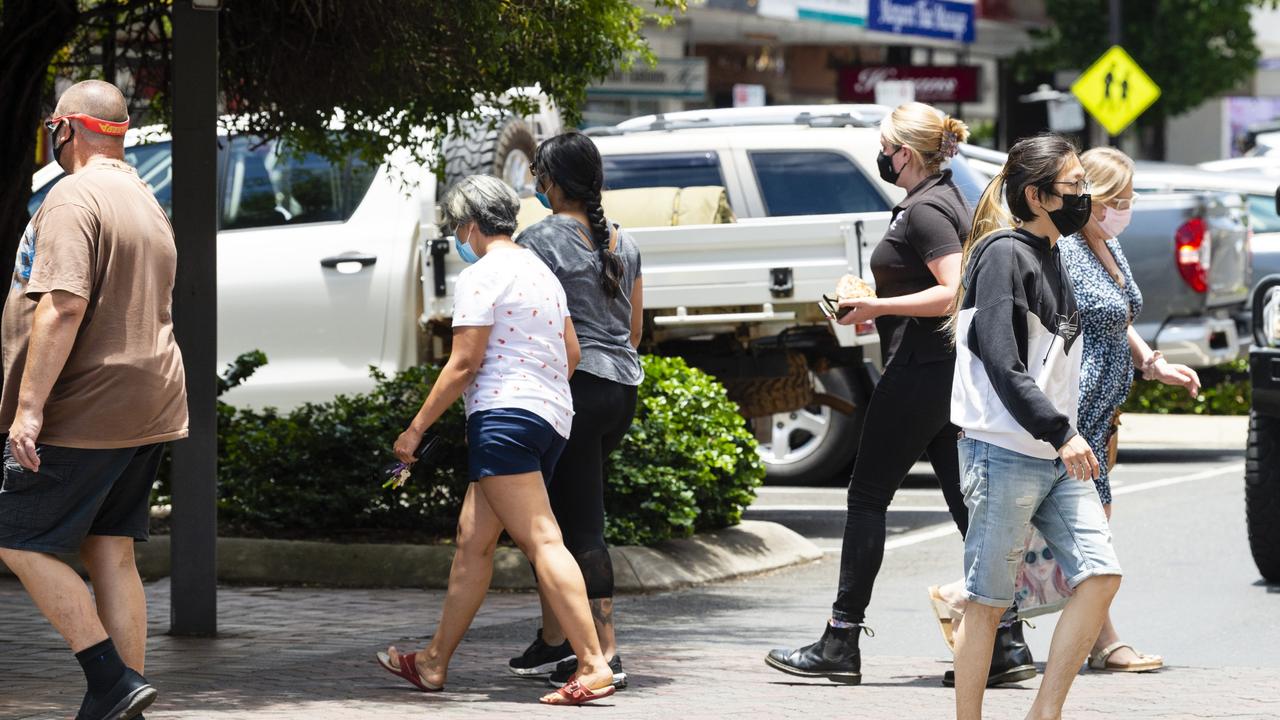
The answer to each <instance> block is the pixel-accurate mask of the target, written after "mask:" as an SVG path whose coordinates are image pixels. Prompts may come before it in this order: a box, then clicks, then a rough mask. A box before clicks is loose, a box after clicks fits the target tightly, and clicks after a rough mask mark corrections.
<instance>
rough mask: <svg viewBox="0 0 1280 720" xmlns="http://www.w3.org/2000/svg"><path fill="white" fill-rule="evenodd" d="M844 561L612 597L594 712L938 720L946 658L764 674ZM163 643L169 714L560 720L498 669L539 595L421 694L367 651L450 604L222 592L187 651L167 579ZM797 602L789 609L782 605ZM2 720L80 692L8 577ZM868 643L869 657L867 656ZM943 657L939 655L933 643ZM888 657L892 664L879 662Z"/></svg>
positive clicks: (534, 686)
mask: <svg viewBox="0 0 1280 720" xmlns="http://www.w3.org/2000/svg"><path fill="white" fill-rule="evenodd" d="M832 563H833V561H832V560H831V559H830V558H828V559H827V560H824V561H822V562H820V563H815V564H811V565H808V566H805V567H800V568H793V569H790V570H786V571H782V572H778V573H774V574H772V575H769V576H765V577H758V578H754V579H749V580H742V581H736V582H731V583H723V584H720V585H716V586H711V587H704V588H697V589H690V590H685V591H681V592H676V593H669V594H665V595H653V596H630V597H623V598H620V599H619V616H620V618H622V619H623V621H624V622H625V625H624V626H623V632H622V637H621V640H622V644H623V648H624V653H625V654H624V661H625V663H626V667H627V670H628V672H629V673H630V674H631V675H632V677H633V682H632V686H631V688H630V689H629V690H627V691H625V692H623V693H620V694H618V695H616V696H615V697H614V698H611V699H610V700H609V701H607V705H606V707H601V708H598V709H594V710H593V712H595V713H598V714H599V716H601V717H604V716H608V717H613V718H644V719H645V720H655V719H656V718H676V717H679V718H680V719H681V720H692V719H694V718H724V717H731V716H738V717H743V718H797V719H800V718H803V719H804V720H814V719H815V718H913V719H919V720H923V719H925V718H944V717H949V716H951V715H952V694H951V691H950V690H947V689H945V688H943V687H941V686H940V684H939V677H940V676H941V674H942V672H943V671H944V670H945V669H947V668H948V667H949V665H948V664H947V662H946V661H945V660H944V656H943V655H942V654H941V653H939V654H938V655H937V656H934V657H899V656H894V655H892V654H891V653H892V649H891V648H889V647H886V646H885V645H884V643H883V642H881V643H879V644H878V646H876V647H875V650H876V652H878V653H883V654H881V655H878V656H871V657H869V658H868V659H867V661H866V664H865V666H864V673H865V676H866V684H864V685H862V686H861V687H856V688H853V687H845V686H839V685H834V684H830V683H826V682H808V681H803V680H800V679H792V678H790V677H788V676H785V675H781V674H779V673H776V672H774V671H772V670H769V669H768V668H766V667H765V665H764V663H763V662H762V658H763V654H764V652H765V651H766V650H767V649H768V648H769V647H770V646H771V645H772V644H774V643H775V642H777V641H779V640H781V639H785V638H800V637H807V636H808V635H809V634H811V633H809V632H808V630H812V627H813V626H814V624H815V617H821V613H822V606H823V605H825V603H826V602H829V599H828V597H827V594H828V593H825V592H824V593H822V597H816V596H814V597H808V596H807V595H806V596H804V597H795V590H796V588H798V587H804V586H809V585H812V584H814V582H815V581H818V582H819V584H826V583H827V578H830V577H831V575H832V574H833V571H834V567H833V565H832ZM147 591H148V595H149V597H150V599H151V629H152V633H153V635H152V639H151V641H150V648H149V654H148V676H149V677H150V679H151V680H152V682H153V683H154V684H155V685H156V686H157V687H158V688H159V689H160V691H161V699H160V701H159V702H158V703H157V704H156V705H155V706H153V708H152V710H150V711H148V712H147V717H148V718H151V719H152V720H163V719H164V718H280V719H284V718H290V719H292V718H299V719H301V718H308V719H316V720H319V719H322V718H344V719H345V718H366V717H367V718H375V717H376V718H384V717H390V716H392V715H396V714H413V715H419V714H423V713H430V714H438V715H440V716H444V717H460V718H461V717H500V716H511V715H514V714H517V713H519V714H520V715H522V716H524V717H527V718H542V717H563V716H564V714H565V713H572V712H573V711H572V710H568V709H562V708H544V707H539V706H538V705H537V704H536V703H535V700H536V698H537V696H538V695H539V694H541V692H542V686H541V685H540V684H538V683H536V682H533V681H529V680H523V679H520V678H516V677H513V676H510V675H508V674H507V673H506V671H505V669H504V668H503V665H504V664H505V659H506V658H507V657H509V656H510V655H512V654H513V653H514V652H518V651H519V650H520V649H521V648H522V646H523V644H524V643H525V642H527V641H528V639H529V638H530V637H531V636H532V634H533V632H534V630H535V628H536V626H537V622H536V619H535V614H536V612H537V604H536V598H535V597H534V596H531V595H528V594H494V595H491V596H490V598H489V601H488V602H487V603H486V605H485V607H484V609H483V610H482V612H481V615H480V617H479V618H478V619H477V623H476V626H475V627H474V628H473V629H472V631H471V633H470V634H469V635H468V637H467V640H466V642H465V643H464V645H463V647H462V648H461V650H460V652H459V655H458V656H457V658H456V659H455V662H454V667H453V668H452V674H451V678H450V682H449V687H448V691H446V692H444V693H440V694H432V695H428V694H424V693H420V692H418V691H416V690H415V689H413V688H411V687H410V686H408V685H407V684H405V683H403V682H402V681H399V680H397V679H395V678H393V677H391V676H390V675H387V674H385V673H384V672H383V671H382V670H380V669H379V668H377V667H376V666H375V665H374V663H373V659H372V656H373V653H374V652H375V651H376V650H379V649H381V648H383V647H384V646H385V644H387V643H389V642H395V643H398V644H400V645H401V646H405V645H410V644H413V643H416V642H421V640H422V634H423V632H424V629H425V628H429V627H431V626H432V624H433V623H434V620H435V617H436V613H437V612H438V610H439V606H440V602H441V600H442V598H443V594H442V593H441V592H439V591H431V592H421V591H412V590H394V591H371V590H319V589H304V588H292V589H278V588H245V587H236V588H227V587H224V588H222V590H221V593H220V617H221V626H220V629H221V634H220V636H219V637H218V638H217V639H212V640H209V639H188V638H176V637H169V636H167V635H165V634H163V633H164V632H165V630H166V628H167V624H168V622H167V614H168V599H169V598H168V595H169V592H168V583H167V581H161V582H159V583H154V584H151V585H149V586H148V588H147ZM787 597H791V598H792V600H791V604H792V605H794V606H795V610H794V611H792V610H790V609H785V610H784V609H783V608H782V607H780V603H779V600H780V599H781V598H787ZM0 638H2V640H0V642H2V647H3V653H0V677H3V678H4V683H3V685H0V718H15V719H17V718H22V719H27V718H67V717H71V716H72V715H73V714H74V710H75V708H76V707H77V706H78V705H79V700H80V697H81V693H82V691H83V679H82V677H81V676H80V673H79V670H78V668H77V667H76V666H75V664H74V662H73V661H72V660H71V658H70V656H69V654H68V653H67V651H66V649H65V647H64V646H63V645H62V644H61V642H60V640H59V639H58V638H57V636H56V635H55V634H54V633H53V631H52V630H50V629H49V628H48V626H47V625H45V624H44V622H43V621H42V620H40V619H38V616H37V614H36V611H35V609H34V607H33V606H32V605H31V603H30V602H29V601H28V600H27V598H26V596H25V594H24V593H23V592H22V589H21V587H20V586H19V585H18V584H17V583H16V582H14V581H12V580H3V581H0ZM864 647H866V644H864ZM938 647H939V649H940V650H941V649H942V646H941V643H940V642H939V644H938ZM886 651H887V652H886ZM1035 685H1036V683H1034V682H1033V683H1027V684H1025V685H1022V686H1014V687H1013V688H1012V689H1001V690H995V691H991V692H990V694H989V695H988V698H989V699H988V717H991V718H1021V717H1022V716H1023V713H1025V710H1026V708H1027V707H1028V706H1029V703H1030V701H1031V698H1032V695H1033V689H1034V687H1035ZM1066 716H1067V717H1069V718H1104V717H1106V718H1115V717H1125V718H1275V717H1280V673H1277V671H1276V670H1275V669H1274V668H1268V669H1244V668H1198V667H1172V668H1169V669H1166V670H1164V671H1162V672H1160V673H1158V674H1152V675H1144V676H1123V675H1104V674H1097V673H1087V672H1086V673H1084V674H1083V675H1082V676H1081V677H1080V678H1079V679H1078V680H1077V682H1076V686H1075V691H1074V692H1073V695H1072V698H1071V701H1070V704H1069V705H1068V712H1067V715H1066Z"/></svg>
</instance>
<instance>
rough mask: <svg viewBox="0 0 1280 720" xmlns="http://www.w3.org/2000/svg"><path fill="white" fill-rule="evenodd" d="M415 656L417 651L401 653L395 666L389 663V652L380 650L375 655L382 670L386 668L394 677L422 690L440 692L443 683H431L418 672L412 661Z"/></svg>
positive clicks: (442, 688)
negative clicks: (398, 663)
mask: <svg viewBox="0 0 1280 720" xmlns="http://www.w3.org/2000/svg"><path fill="white" fill-rule="evenodd" d="M391 649H392V650H394V649H395V647H394V646H392V647H391ZM416 656H417V653H401V654H400V667H395V666H393V665H392V664H391V654H390V653H385V652H380V653H378V654H377V655H376V656H375V657H376V658H377V659H378V664H379V665H381V666H382V669H383V670H386V671H387V672H389V673H391V674H392V675H395V676H396V677H400V678H404V679H405V680H408V681H409V682H411V683H413V684H414V685H415V686H417V688H418V689H419V690H421V691H423V692H440V691H441V690H444V686H443V685H432V684H431V683H429V682H427V681H426V680H424V679H423V678H422V676H421V675H419V674H418V666H417V664H415V662H414V659H415V657H416Z"/></svg>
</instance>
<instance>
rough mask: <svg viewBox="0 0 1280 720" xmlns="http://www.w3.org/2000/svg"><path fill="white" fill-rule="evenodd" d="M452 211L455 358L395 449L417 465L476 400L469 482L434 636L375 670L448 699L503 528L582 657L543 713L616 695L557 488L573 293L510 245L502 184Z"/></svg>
mask: <svg viewBox="0 0 1280 720" xmlns="http://www.w3.org/2000/svg"><path fill="white" fill-rule="evenodd" d="M442 205H443V209H444V215H445V221H446V224H447V225H448V226H450V227H453V228H454V232H455V238H454V244H455V246H456V247H457V251H458V254H459V255H460V256H461V257H462V259H463V260H464V261H466V262H468V263H471V266H470V267H468V268H467V269H466V270H464V271H463V272H462V274H461V275H459V277H458V281H457V284H456V286H455V288H454V297H455V301H454V315H453V349H452V352H451V353H450V355H449V361H448V363H447V364H446V365H445V367H444V369H443V370H442V371H441V372H440V377H439V378H438V379H437V380H436V383H435V385H434V386H433V387H432V388H431V393H430V394H429V395H428V397H427V399H426V401H425V402H424V403H423V404H422V409H421V410H419V412H418V414H417V416H416V417H415V418H414V420H413V422H412V423H411V424H410V425H409V428H408V429H407V430H405V431H404V433H403V434H402V435H401V436H400V438H399V439H398V440H397V441H396V445H395V452H396V456H397V457H399V458H400V460H402V461H403V462H406V463H412V462H413V460H414V451H415V450H416V449H417V447H418V446H419V444H420V443H421V442H422V438H423V435H424V434H425V433H426V431H427V430H428V429H429V428H430V427H431V425H432V424H433V423H434V422H435V421H436V420H438V419H439V418H440V416H441V415H442V414H443V413H444V411H445V410H446V409H447V408H448V407H449V406H450V405H452V404H453V403H454V402H455V401H457V399H458V397H459V396H462V395H465V396H466V409H467V453H468V459H469V463H470V474H471V480H472V484H471V487H470V488H469V489H468V490H467V495H466V498H465V500H464V501H463V504H462V513H461V516H460V517H459V518H458V549H457V552H456V553H455V555H454V559H453V567H452V569H451V570H450V573H449V590H448V594H447V595H446V597H445V603H444V609H443V611H442V612H441V616H440V625H439V627H438V629H437V630H436V633H435V634H434V635H433V636H432V638H431V642H430V643H429V644H428V645H427V646H426V648H424V649H422V650H420V651H418V652H413V653H400V652H397V650H396V649H395V648H394V647H391V648H388V650H387V652H385V653H378V663H379V664H380V665H381V666H382V667H383V668H384V669H386V670H387V671H389V672H391V673H392V674H394V675H397V676H399V677H402V678H404V679H405V680H408V681H409V682H410V683H412V684H414V685H415V686H417V687H418V688H419V689H421V690H423V691H426V692H435V691H439V690H442V689H444V683H445V679H446V675H447V674H448V666H449V659H450V658H451V657H452V655H453V653H454V651H455V650H456V649H457V647H458V644H459V643H460V642H461V641H462V636H463V634H465V633H466V631H467V628H468V627H469V626H470V625H471V621H472V619H473V618H474V617H475V614H476V611H477V610H479V608H480V603H481V602H483V601H484V596H485V593H486V592H487V591H488V589H489V581H490V578H491V577H492V575H493V548H494V546H495V545H496V544H497V542H498V537H499V536H500V535H501V534H502V531H503V530H504V529H505V530H506V531H507V533H508V534H510V535H511V538H512V539H513V540H514V541H515V542H516V544H517V545H518V546H519V547H520V549H521V550H522V551H523V552H524V553H525V555H526V556H528V558H529V561H530V562H531V563H532V564H533V567H534V570H535V572H536V573H537V577H538V585H539V587H541V588H542V591H543V594H544V596H545V597H546V598H547V600H548V602H549V603H550V605H551V607H552V609H553V610H554V612H555V614H556V617H557V619H558V620H559V621H560V624H561V626H562V627H563V628H564V631H565V634H566V635H567V636H568V638H569V643H570V644H571V645H572V646H573V650H574V652H575V654H576V655H577V657H578V660H579V666H578V674H577V677H576V679H575V680H574V681H572V682H570V683H569V684H567V685H565V686H564V687H563V688H561V689H560V690H558V691H556V692H553V693H550V694H548V695H546V696H544V697H543V698H542V702H543V703H547V704H552V705H581V704H582V703H585V702H591V701H593V700H598V699H600V698H603V697H607V696H609V695H611V694H613V692H614V687H613V673H612V671H611V670H610V669H609V666H608V663H607V662H606V661H605V659H604V657H603V655H602V653H601V650H600V642H599V640H598V638H597V637H596V630H595V626H594V624H593V622H592V617H591V610H590V607H589V605H588V604H587V592H586V586H585V584H584V582H583V579H582V572H581V571H580V570H579V569H578V565H577V563H576V562H575V561H574V559H573V555H571V554H570V553H569V551H568V550H566V549H565V546H564V541H563V540H562V538H561V534H560V528H559V527H558V526H557V525H556V521H555V517H554V516H553V515H552V512H551V505H550V501H549V500H548V498H547V489H546V479H547V478H548V477H550V475H551V473H552V472H553V471H554V469H555V465H556V461H557V460H558V459H559V457H560V453H561V452H562V451H563V450H564V446H565V441H566V439H567V438H568V436H569V429H570V427H571V425H572V421H573V420H572V418H573V401H572V397H571V395H570V391H569V376H570V375H572V374H573V370H574V367H575V366H576V365H577V363H578V358H579V355H580V352H579V347H578V339H577V337H576V335H575V334H574V331H573V321H572V320H570V319H569V310H568V305H567V303H566V302H565V297H564V290H563V289H562V288H561V286H560V282H559V281H558V280H557V279H556V277H555V275H554V274H552V273H551V271H550V270H548V269H547V266H546V265H545V264H544V263H543V262H542V261H541V260H539V259H538V258H537V257H535V256H534V255H533V253H531V252H529V251H528V250H525V249H523V248H521V247H520V246H518V245H516V244H515V242H513V241H512V240H511V234H512V233H513V232H514V231H515V228H516V214H517V212H518V211H519V207H520V200H519V198H518V197H517V196H516V194H515V192H514V191H512V190H511V189H510V188H509V187H507V186H506V185H504V184H503V183H502V182H501V181H500V180H497V179H496V178H492V177H487V176H478V175H477V176H471V177H468V178H466V179H464V180H462V181H461V182H460V183H458V185H457V186H455V187H454V188H453V189H452V190H451V191H450V192H449V193H448V195H446V196H445V199H444V201H443V203H442Z"/></svg>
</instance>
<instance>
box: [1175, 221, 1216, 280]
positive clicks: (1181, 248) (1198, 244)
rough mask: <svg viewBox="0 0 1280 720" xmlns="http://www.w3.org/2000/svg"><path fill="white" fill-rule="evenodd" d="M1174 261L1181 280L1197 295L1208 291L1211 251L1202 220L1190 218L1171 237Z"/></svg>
mask: <svg viewBox="0 0 1280 720" xmlns="http://www.w3.org/2000/svg"><path fill="white" fill-rule="evenodd" d="M1173 244H1174V248H1175V250H1174V259H1175V260H1177V262H1178V272H1179V273H1181V274H1182V279H1183V280H1184V281H1185V282H1186V283H1187V285H1188V286H1190V287H1191V289H1192V290H1195V291H1196V292H1198V293H1202V292H1207V291H1208V290H1209V257H1210V254H1211V251H1212V249H1213V246H1212V241H1211V239H1210V237H1209V226H1208V225H1207V224H1206V223H1205V221H1204V218H1198V217H1197V218H1191V219H1190V220H1188V221H1186V222H1184V223H1182V226H1181V227H1179V228H1178V232H1176V233H1174V235H1173Z"/></svg>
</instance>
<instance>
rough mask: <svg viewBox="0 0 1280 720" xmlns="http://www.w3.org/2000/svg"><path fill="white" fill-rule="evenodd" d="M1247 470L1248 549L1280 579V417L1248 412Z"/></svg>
mask: <svg viewBox="0 0 1280 720" xmlns="http://www.w3.org/2000/svg"><path fill="white" fill-rule="evenodd" d="M1246 457H1247V461H1246V463H1245V470H1244V506H1245V518H1246V521H1247V523H1248V526H1249V549H1250V550H1251V551H1252V552H1253V562H1254V563H1255V564H1257V566H1258V572H1260V573H1262V577H1264V578H1266V580H1267V582H1272V583H1280V418H1274V417H1269V416H1267V415H1259V414H1257V413H1256V412H1250V413H1249V448H1248V455H1247V456H1246Z"/></svg>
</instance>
